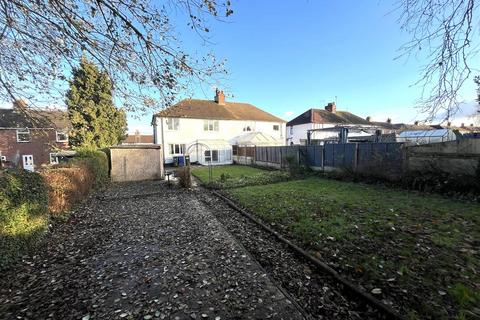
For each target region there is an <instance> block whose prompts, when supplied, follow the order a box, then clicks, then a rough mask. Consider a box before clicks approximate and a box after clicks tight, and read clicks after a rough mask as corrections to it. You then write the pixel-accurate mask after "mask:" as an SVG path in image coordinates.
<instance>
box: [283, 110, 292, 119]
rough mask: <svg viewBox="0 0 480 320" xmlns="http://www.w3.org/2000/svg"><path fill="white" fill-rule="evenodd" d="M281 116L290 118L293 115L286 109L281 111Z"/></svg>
mask: <svg viewBox="0 0 480 320" xmlns="http://www.w3.org/2000/svg"><path fill="white" fill-rule="evenodd" d="M283 116H284V117H285V118H290V117H291V116H293V111H286V112H284V113H283Z"/></svg>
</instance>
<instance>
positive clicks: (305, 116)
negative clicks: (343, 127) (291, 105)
mask: <svg viewBox="0 0 480 320" xmlns="http://www.w3.org/2000/svg"><path fill="white" fill-rule="evenodd" d="M305 123H335V124H364V125H369V124H371V123H370V122H368V121H367V120H365V119H363V118H361V117H359V116H356V115H354V114H353V113H350V112H348V111H336V112H335V113H333V112H330V111H327V110H323V109H310V110H307V111H305V112H304V113H302V114H301V115H299V116H298V117H296V118H295V119H293V120H290V121H289V122H287V126H290V127H291V126H295V125H299V124H305Z"/></svg>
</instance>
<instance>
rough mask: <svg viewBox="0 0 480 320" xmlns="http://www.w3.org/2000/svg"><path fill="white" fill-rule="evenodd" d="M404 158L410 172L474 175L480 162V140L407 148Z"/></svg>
mask: <svg viewBox="0 0 480 320" xmlns="http://www.w3.org/2000/svg"><path fill="white" fill-rule="evenodd" d="M406 158H407V167H408V169H409V170H410V171H433V170H439V171H443V172H448V173H451V174H466V175H474V174H475V172H476V170H477V168H478V166H479V161H480V139H464V140H456V141H447V142H440V143H432V144H425V145H419V146H409V147H407V157H406Z"/></svg>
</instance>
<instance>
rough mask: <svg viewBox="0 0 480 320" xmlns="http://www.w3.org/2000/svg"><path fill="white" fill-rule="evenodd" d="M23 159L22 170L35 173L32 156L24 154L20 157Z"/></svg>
mask: <svg viewBox="0 0 480 320" xmlns="http://www.w3.org/2000/svg"><path fill="white" fill-rule="evenodd" d="M22 159H23V169H25V170H28V171H32V172H33V171H35V169H34V167H33V156H32V155H31V154H24V155H23V156H22Z"/></svg>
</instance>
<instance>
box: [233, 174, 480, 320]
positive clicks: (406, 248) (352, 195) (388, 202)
mask: <svg viewBox="0 0 480 320" xmlns="http://www.w3.org/2000/svg"><path fill="white" fill-rule="evenodd" d="M228 193H229V194H230V196H231V197H232V198H234V199H235V200H237V201H238V202H239V203H240V204H242V205H243V206H245V207H246V208H247V209H249V210H250V211H251V212H253V213H255V214H257V215H258V216H260V217H261V218H262V219H263V220H264V221H266V222H269V223H271V224H272V225H273V226H274V227H275V228H277V230H278V231H280V232H283V233H286V234H288V235H289V236H291V237H293V238H295V239H296V240H297V241H298V242H301V243H302V244H303V246H304V247H306V248H307V249H309V250H310V251H311V253H312V254H314V255H316V256H317V257H318V258H320V259H322V260H324V261H326V262H328V263H329V264H330V265H331V266H333V267H334V268H335V269H336V270H337V271H339V272H341V273H342V274H344V275H346V276H347V277H349V278H350V279H351V280H353V281H354V282H356V283H357V284H360V285H362V286H363V287H364V288H365V289H366V290H367V291H369V292H370V291H372V290H373V289H377V290H373V293H374V295H376V296H377V298H379V299H381V300H384V301H385V302H386V303H393V304H394V305H396V306H400V308H401V309H402V312H403V314H405V315H406V316H407V318H409V319H429V318H431V319H452V318H453V319H455V318H457V319H470V318H472V319H473V318H475V319H477V318H476V314H477V313H479V312H480V310H479V308H480V307H479V306H480V293H479V292H480V257H479V255H480V252H479V247H480V205H479V204H475V203H466V202H459V201H454V200H450V199H445V198H441V197H438V196H433V195H419V194H416V193H411V192H408V191H403V190H394V189H388V188H386V187H382V186H373V185H365V184H359V183H350V182H343V181H336V180H329V179H322V178H317V177H312V178H308V179H305V180H296V181H289V182H283V183H276V184H271V185H263V186H250V187H243V188H236V189H230V190H228ZM378 289H381V293H378V292H379V290H378ZM478 316H480V315H478Z"/></svg>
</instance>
